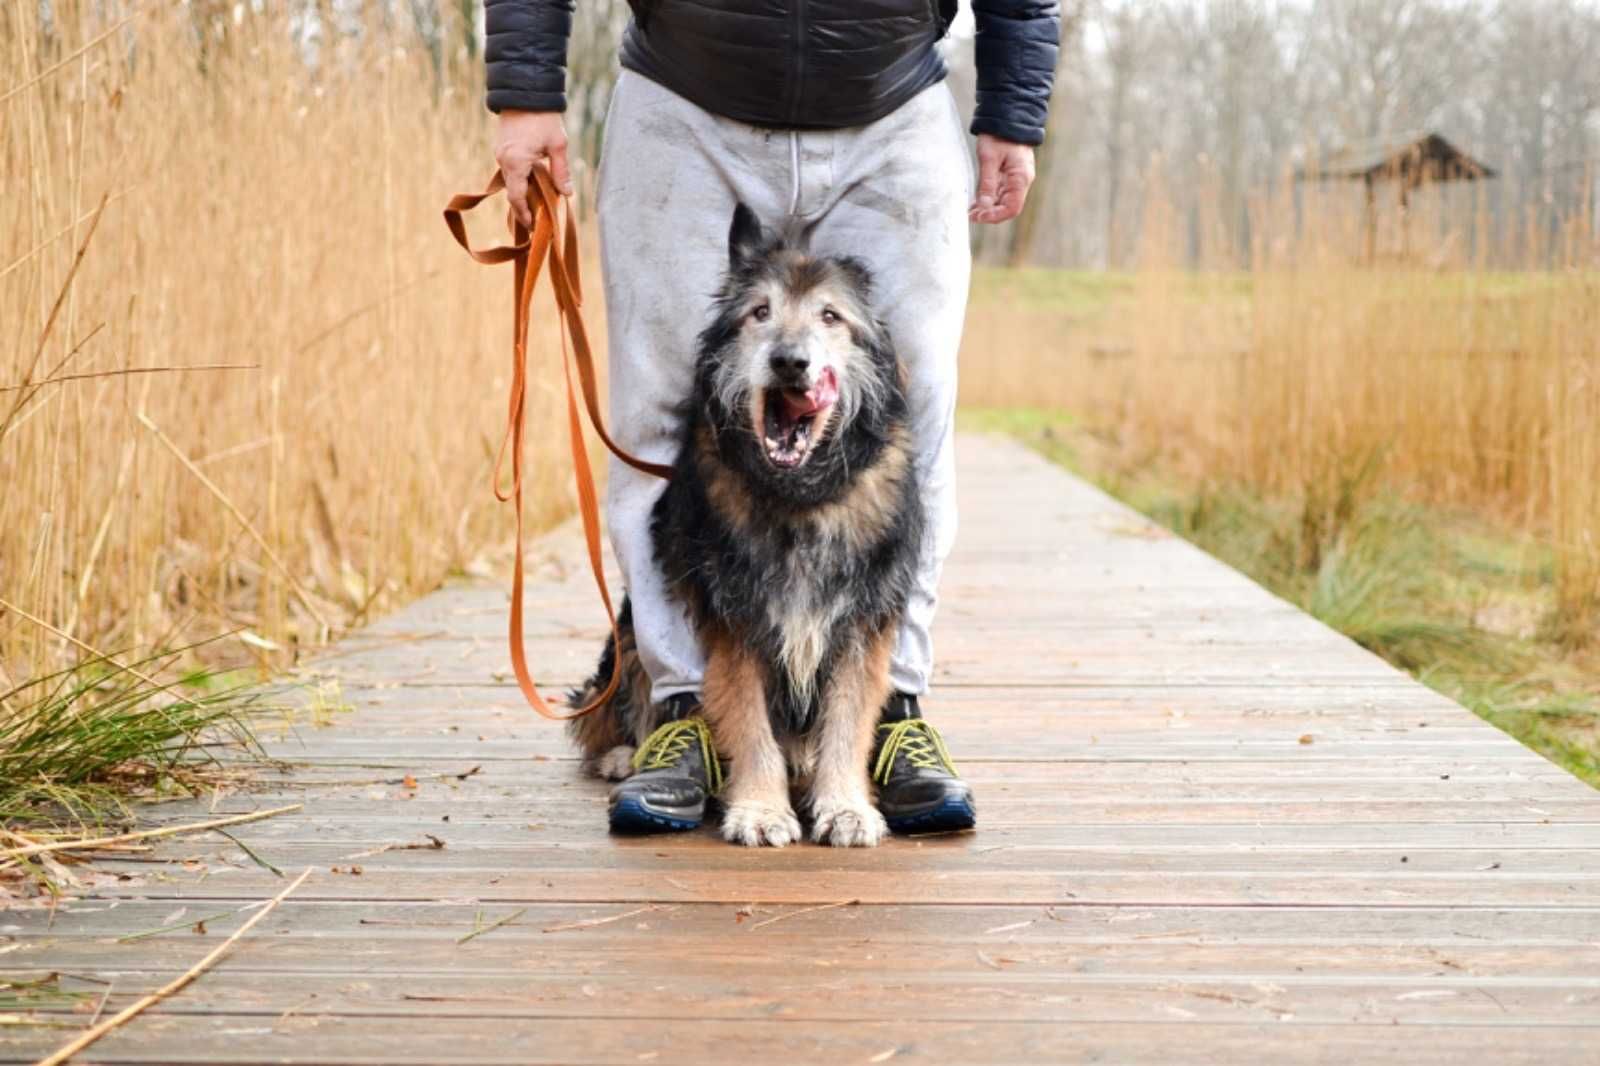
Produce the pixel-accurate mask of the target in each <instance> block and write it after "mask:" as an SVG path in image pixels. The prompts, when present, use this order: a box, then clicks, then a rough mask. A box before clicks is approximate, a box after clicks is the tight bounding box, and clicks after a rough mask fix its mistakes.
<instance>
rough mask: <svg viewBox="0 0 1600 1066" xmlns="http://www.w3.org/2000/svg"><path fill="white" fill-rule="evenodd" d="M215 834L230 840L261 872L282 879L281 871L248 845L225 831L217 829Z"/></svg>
mask: <svg viewBox="0 0 1600 1066" xmlns="http://www.w3.org/2000/svg"><path fill="white" fill-rule="evenodd" d="M216 832H218V833H221V834H222V835H223V836H225V837H227V838H228V839H229V840H231V841H233V842H234V843H235V844H237V845H239V850H240V851H242V852H244V853H245V854H246V855H248V856H250V861H251V862H253V863H255V864H256V865H257V866H259V867H261V868H262V869H263V870H266V871H267V872H269V873H271V874H274V875H276V876H278V877H282V876H283V871H282V870H280V869H278V868H277V867H276V866H274V865H272V864H271V863H270V862H268V861H267V860H266V859H263V858H262V857H261V856H260V855H257V854H256V851H255V849H254V848H252V847H251V846H250V845H249V844H246V843H245V842H244V841H242V840H240V839H239V838H238V837H236V836H234V835H233V834H232V833H230V832H228V831H227V830H226V829H218V830H216Z"/></svg>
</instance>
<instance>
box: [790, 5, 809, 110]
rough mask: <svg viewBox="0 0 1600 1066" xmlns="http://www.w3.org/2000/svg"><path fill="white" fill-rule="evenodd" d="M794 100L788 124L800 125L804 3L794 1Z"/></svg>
mask: <svg viewBox="0 0 1600 1066" xmlns="http://www.w3.org/2000/svg"><path fill="white" fill-rule="evenodd" d="M791 26H792V28H793V30H794V79H793V82H792V85H793V92H794V100H793V101H792V102H791V103H790V104H789V124H790V125H791V126H797V125H799V124H800V105H801V103H802V102H803V101H804V100H805V86H806V3H805V0H794V19H793V21H792V23H791Z"/></svg>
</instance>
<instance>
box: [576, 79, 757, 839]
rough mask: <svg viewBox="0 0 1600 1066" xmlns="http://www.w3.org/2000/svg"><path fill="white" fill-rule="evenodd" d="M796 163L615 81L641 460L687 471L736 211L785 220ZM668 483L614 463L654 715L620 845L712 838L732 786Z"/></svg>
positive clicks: (619, 296) (746, 131)
mask: <svg viewBox="0 0 1600 1066" xmlns="http://www.w3.org/2000/svg"><path fill="white" fill-rule="evenodd" d="M775 140H776V143H774V142H775ZM787 162H788V153H787V149H786V148H785V142H784V141H783V140H782V139H781V137H776V135H772V134H768V133H765V132H763V131H758V130H755V129H752V128H751V127H749V126H745V125H742V124H740V123H736V122H731V121H729V120H726V119H720V118H717V117H715V116H713V115H710V114H708V113H707V112H705V111H703V110H701V109H700V108H698V107H696V106H695V105H693V104H691V103H689V102H688V101H687V100H685V99H683V98H682V97H680V96H677V95H676V94H674V93H671V92H669V91H668V90H666V89H663V88H662V87H660V86H659V85H657V84H655V83H654V82H652V81H649V80H648V79H646V78H643V77H640V76H638V75H636V74H631V73H628V72H624V73H623V74H622V76H621V78H620V79H619V80H618V82H617V86H616V88H615V90H614V91H613V96H612V104H611V109H610V112H609V114H608V116H607V121H606V134H605V144H604V146H603V148H602V150H601V164H600V182H599V184H600V189H599V209H600V210H599V214H600V253H601V267H602V272H603V275H604V284H605V293H606V322H607V327H608V330H607V341H608V345H607V346H608V349H609V355H610V369H611V382H610V384H611V417H610V428H611V432H612V434H613V436H614V437H615V438H616V440H617V443H618V444H620V445H621V446H622V447H623V448H624V449H625V450H627V451H629V452H631V453H633V454H634V455H637V456H639V457H640V458H642V459H646V460H649V461H652V462H657V463H665V464H670V463H671V462H672V461H673V460H674V458H675V457H676V453H677V449H678V444H679V431H680V428H681V426H680V421H679V411H680V408H681V405H682V404H683V402H684V401H685V400H687V399H688V397H689V395H690V392H691V391H692V387H693V382H694V364H695V357H696V354H697V339H698V335H699V332H700V330H701V329H702V328H703V326H704V325H705V321H706V315H707V312H708V310H709V308H710V306H711V300H712V297H713V296H714V295H715V294H716V291H717V288H718V286H719V283H720V280H721V276H722V272H723V270H724V269H725V268H726V266H727V259H728V251H727V248H728V226H729V224H730V222H731V220H732V218H733V209H734V205H735V203H737V202H739V201H740V200H743V201H744V202H746V203H748V204H750V205H751V206H752V207H754V208H755V209H756V210H757V211H759V212H762V213H763V214H764V215H765V216H766V217H771V214H772V213H773V212H776V211H778V210H780V204H779V202H778V201H779V199H780V198H781V197H783V196H785V195H787V191H788V179H787ZM774 182H776V185H774V184H773V183H774ZM664 484H665V483H664V482H662V481H660V480H658V479H656V478H653V477H651V476H650V475H648V474H642V473H640V472H638V471H636V470H634V469H633V468H632V467H630V466H628V465H626V464H624V463H622V462H620V461H619V460H616V459H615V458H613V459H612V461H611V465H610V484H609V486H608V489H607V500H606V506H607V512H608V514H607V517H608V519H609V522H608V524H609V527H610V531H611V543H612V547H613V549H614V550H615V552H616V555H617V560H618V562H619V563H620V565H621V567H622V574H623V581H624V583H625V585H626V586H627V589H628V596H629V600H630V603H631V605H632V609H633V632H634V639H635V642H636V646H637V648H638V651H639V658H640V662H641V663H642V665H643V666H644V669H645V672H646V673H647V674H648V675H649V678H650V682H651V699H652V700H653V702H654V703H655V705H656V709H657V721H656V722H655V723H654V728H653V731H651V732H649V735H648V737H635V738H633V740H634V742H635V743H638V744H640V745H641V746H640V750H639V751H638V752H637V755H636V756H635V758H634V759H633V760H632V764H631V765H632V768H633V769H634V770H635V772H634V773H633V774H632V776H630V777H628V778H627V779H626V780H624V781H622V782H621V783H619V784H618V785H617V786H616V787H615V788H613V789H612V792H611V796H610V821H611V827H612V829H613V830H614V831H619V832H658V831H660V830H662V829H688V828H693V827H694V826H697V825H699V824H700V821H701V819H702V817H703V814H704V810H705V801H706V798H707V797H708V795H710V794H712V793H714V792H715V790H716V788H717V787H718V783H719V781H720V777H721V773H720V763H719V762H718V759H717V754H716V752H715V751H714V750H713V747H712V740H711V733H710V731H709V730H708V728H707V726H706V722H705V719H704V717H703V715H702V707H701V704H700V688H701V681H702V678H703V676H704V673H705V669H706V657H705V651H704V649H702V648H701V647H700V644H699V641H698V639H697V637H696V634H695V631H694V627H693V625H692V623H691V622H690V620H689V618H688V616H687V614H686V612H685V611H684V609H683V607H682V606H681V605H680V604H678V603H676V602H674V601H673V600H672V598H671V597H670V596H669V594H668V591H667V587H666V582H665V580H664V577H663V575H662V573H661V570H660V567H659V565H658V564H657V562H656V558H655V550H654V545H653V544H652V540H651V534H650V512H651V510H652V509H653V508H654V507H655V503H656V500H657V499H658V498H659V497H660V495H661V490H662V488H663V487H664ZM614 762H615V760H614ZM622 769H623V770H626V769H627V767H626V766H624V767H622Z"/></svg>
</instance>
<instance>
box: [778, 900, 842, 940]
mask: <svg viewBox="0 0 1600 1066" xmlns="http://www.w3.org/2000/svg"><path fill="white" fill-rule="evenodd" d="M860 902H861V901H860V900H859V899H842V900H840V901H839V902H837V903H821V904H818V905H817V906H815V907H801V908H800V909H799V910H797V911H787V912H785V913H783V914H779V915H777V916H776V917H772V918H765V919H763V920H761V921H759V922H757V923H756V924H755V925H752V926H751V927H750V932H752V933H753V932H755V931H756V930H757V929H760V928H761V927H762V926H763V925H771V924H772V923H773V922H781V921H783V920H784V919H785V918H793V917H795V916H796V915H799V914H814V913H816V912H817V911H831V910H833V909H835V908H836V907H854V906H855V905H856V904H858V903H860Z"/></svg>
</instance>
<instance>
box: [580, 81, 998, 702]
mask: <svg viewBox="0 0 1600 1066" xmlns="http://www.w3.org/2000/svg"><path fill="white" fill-rule="evenodd" d="M972 181H973V173H972V163H971V160H970V155H969V149H968V145H967V140H966V136H965V134H964V133H963V131H962V128H961V120H960V116H959V114H958V113H957V111H956V106H955V101H954V100H953V99H952V98H951V96H950V91H949V90H948V89H947V88H946V87H945V86H944V85H943V84H938V85H934V86H932V87H930V88H928V89H926V90H925V91H923V92H922V93H920V94H918V95H917V96H915V97H913V98H912V99H911V100H910V101H908V102H907V103H906V104H905V105H903V106H902V107H900V108H899V109H898V110H896V111H895V112H894V113H893V114H891V115H888V116H886V117H885V118H882V119H880V120H878V121H877V122H874V123H872V124H870V125H867V126H859V127H855V128H851V129H843V130H800V131H788V130H772V129H765V128H761V127H756V126H749V125H746V124H744V123H742V122H736V121H733V120H732V119H726V118H719V117H718V116H716V115H713V114H710V113H709V112H707V111H704V110H702V109H701V108H699V107H697V106H696V105H694V104H692V103H690V102H689V101H688V100H685V99H684V98H683V97H681V96H678V95H677V94H676V93H673V92H671V91H669V90H667V89H665V88H663V87H661V86H660V85H658V84H656V83H655V82H653V81H651V80H649V79H648V78H645V77H642V76H640V75H638V74H634V73H632V72H630V71H623V73H622V76H621V78H620V79H619V80H618V82H617V86H616V89H615V91H614V92H613V94H612V98H611V109H610V112H609V114H608V115H607V118H606V127H605V143H604V146H603V148H602V151H601V161H600V178H599V182H600V189H599V213H600V251H601V267H602V270H603V272H604V280H605V292H606V322H607V326H608V334H609V342H610V359H611V422H610V428H611V431H612V433H613V435H614V436H615V437H616V438H617V441H618V443H619V444H621V445H622V446H623V447H624V448H625V449H627V450H629V451H631V452H632V453H633V454H635V455H637V456H639V457H641V458H643V459H647V460H651V461H654V462H658V463H670V462H671V461H672V459H673V457H674V454H675V453H676V451H677V447H678V429H679V415H678V410H679V407H680V405H681V404H682V402H683V400H684V398H685V397H687V396H688V395H689V392H690V389H691V385H692V383H693V378H694V361H695V354H696V351H695V349H696V343H695V341H696V336H697V334H698V333H699V332H700V330H701V329H702V328H703V327H704V326H705V325H706V323H707V322H708V321H709V316H710V311H711V298H712V296H713V294H714V293H715V292H716V290H717V287H718V282H719V279H720V278H721V275H722V272H723V270H724V269H725V268H726V266H727V260H728V226H729V223H730V222H731V221H732V218H733V208H734V205H735V203H737V202H739V201H743V202H744V203H745V204H747V205H749V206H750V207H751V208H752V209H753V210H754V211H755V212H756V214H757V215H758V216H759V217H760V218H761V220H762V221H763V222H764V223H766V224H767V225H775V224H779V223H783V222H787V221H789V220H790V219H801V220H804V222H805V223H806V224H807V225H809V226H810V227H811V247H812V249H813V251H815V252H817V253H818V254H827V255H853V256H856V257H858V258H860V259H861V260H863V261H864V262H865V263H866V264H867V265H868V267H870V268H871V270H872V272H873V274H874V276H875V278H876V285H875V288H874V304H875V307H876V309H877V310H878V312H879V313H880V314H881V315H882V317H883V319H884V320H885V322H886V323H887V324H888V326H889V332H890V335H891V336H892V337H893V338H894V342H895V346H896V348H897V349H898V351H899V355H900V358H901V360H902V361H903V362H904V363H905V366H906V369H907V372H908V374H909V378H910V401H911V419H912V433H913V436H914V440H915V446H916V452H917V456H918V460H919V463H920V473H921V478H922V483H923V493H924V495H923V506H924V507H925V508H926V510H927V517H928V523H927V526H928V530H929V537H928V539H927V541H926V543H925V546H924V550H923V556H922V566H921V571H920V573H919V576H918V582H917V588H916V591H915V593H914V594H913V596H912V598H911V603H910V605H909V607H908V609H907V611H906V617H905V619H904V622H903V623H902V625H901V628H900V635H899V640H898V642H897V644H896V647H895V653H894V660H893V670H892V673H893V681H894V684H895V687H896V688H897V689H899V690H900V691H902V692H909V693H916V694H921V693H922V692H924V691H926V690H927V687H928V679H929V675H930V674H931V673H932V668H933V640H932V637H931V635H930V633H929V627H930V626H931V625H932V623H933V615H934V608H935V605H936V603H937V599H938V584H939V571H940V569H941V568H942V566H943V564H944V560H945V557H946V556H947V555H949V553H950V547H951V544H952V542H953V541H954V539H955V533H956V504H955V456H954V451H953V440H952V432H953V423H954V418H955V404H956V350H957V347H958V346H959V344H960V340H961V326H962V320H963V318H964V317H965V314H966V302H967V283H968V279H969V277H970V275H971V255H970V250H969V246H968V240H967V205H968V204H969V203H970V202H971V199H972ZM662 485H663V483H662V482H661V481H659V480H657V479H655V478H652V477H650V476H649V475H646V474H641V473H638V472H637V471H635V470H633V469H632V468H631V467H628V466H626V465H624V464H622V463H620V462H618V461H616V460H615V459H613V460H612V462H611V467H610V486H609V489H608V492H607V507H608V512H609V514H608V517H609V520H610V529H611V541H612V546H613V548H614V549H615V550H616V554H617V558H618V561H619V563H620V564H621V567H622V573H623V579H624V582H625V583H626V585H627V589H628V593H629V596H630V597H631V598H632V601H633V612H634V614H633V617H634V629H635V632H636V635H637V639H638V647H639V653H640V657H641V659H642V660H643V663H644V667H645V669H646V671H648V672H649V675H650V679H651V683H652V691H653V695H654V698H655V699H656V700H658V701H659V700H662V699H665V698H667V697H668V696H672V695H676V694H678V693H681V692H693V691H698V690H699V688H700V680H701V675H702V672H703V670H704V667H705V660H704V657H703V655H702V652H701V649H700V647H699V645H698V642H697V641H696V639H695V634H694V630H693V628H692V627H691V625H690V623H689V620H688V618H687V616H686V615H685V613H684V611H683V609H682V608H681V607H680V606H678V605H677V604H676V603H674V602H673V601H672V600H671V599H669V597H668V595H667V592H666V586H665V582H664V580H663V577H662V574H661V572H660V569H659V567H658V566H657V565H656V562H655V558H654V552H653V550H652V547H651V541H650V510H651V508H652V507H653V506H654V505H655V502H656V498H657V497H658V496H659V495H660V493H661V489H662Z"/></svg>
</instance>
